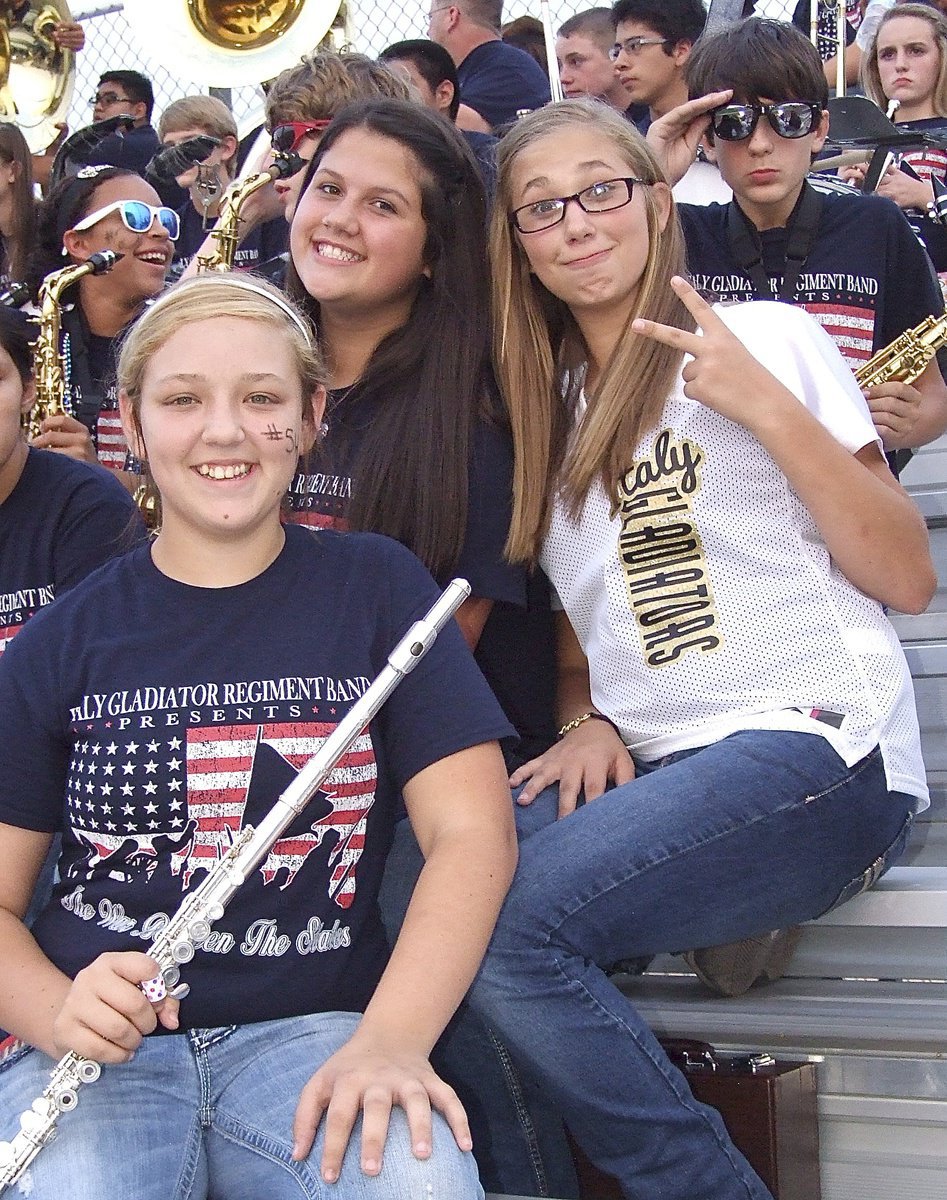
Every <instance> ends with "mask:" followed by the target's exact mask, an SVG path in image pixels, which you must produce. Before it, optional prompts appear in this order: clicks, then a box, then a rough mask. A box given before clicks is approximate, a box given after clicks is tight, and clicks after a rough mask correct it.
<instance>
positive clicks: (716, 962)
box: [682, 925, 802, 996]
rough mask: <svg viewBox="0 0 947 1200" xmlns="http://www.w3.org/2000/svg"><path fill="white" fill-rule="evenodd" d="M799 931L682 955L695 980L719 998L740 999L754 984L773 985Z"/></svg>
mask: <svg viewBox="0 0 947 1200" xmlns="http://www.w3.org/2000/svg"><path fill="white" fill-rule="evenodd" d="M801 935H802V928H801V926H799V925H792V926H790V928H789V929H773V930H771V931H770V932H769V933H761V934H759V935H758V936H757V937H751V938H745V939H744V940H743V941H742V942H729V943H728V944H727V945H725V946H708V947H707V948H706V949H704V950H688V951H687V953H686V954H684V955H682V957H683V959H684V961H685V962H686V963H687V965H688V966H689V967H690V969H691V970H692V971H693V972H694V974H695V975H696V976H697V978H698V979H699V980H700V981H701V983H703V984H704V985H705V986H706V987H708V988H710V990H711V991H712V992H716V993H717V994H718V995H720V996H742V995H743V993H744V992H748V991H749V990H750V988H751V987H753V986H754V984H757V983H762V982H763V981H764V980H767V981H769V982H775V981H776V980H777V979H780V978H781V977H782V976H783V974H784V973H785V971H786V968H787V967H788V966H789V961H790V959H791V958H792V956H793V953H794V952H795V949H796V946H797V944H798V942H799V938H800V937H801Z"/></svg>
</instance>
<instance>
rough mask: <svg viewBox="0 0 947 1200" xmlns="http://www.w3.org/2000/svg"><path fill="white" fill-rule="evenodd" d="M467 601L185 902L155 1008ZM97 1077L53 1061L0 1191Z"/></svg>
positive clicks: (151, 992)
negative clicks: (240, 891)
mask: <svg viewBox="0 0 947 1200" xmlns="http://www.w3.org/2000/svg"><path fill="white" fill-rule="evenodd" d="M469 595H470V584H469V583H467V581H466V580H465V579H454V580H452V581H451V583H449V584H448V586H447V587H446V588H445V589H444V591H443V593H442V594H441V596H440V597H439V599H438V600H437V601H436V603H435V604H434V605H433V606H432V607H431V608H430V609H429V610H428V612H427V613H425V615H424V616H423V617H422V618H421V619H420V620H419V621H416V622H415V623H414V624H413V625H412V626H411V628H410V629H409V630H408V632H407V633H406V634H405V635H404V637H403V638H402V639H401V641H399V642H398V644H397V646H395V648H394V649H393V650H392V652H391V653H390V654H389V655H388V662H387V664H386V665H385V666H384V667H383V668H382V670H381V671H380V673H379V675H378V677H377V678H376V679H375V681H374V682H373V683H372V684H371V686H370V687H368V688H367V689H366V690H365V692H364V693H363V694H362V695H361V696H360V697H359V699H358V700H356V702H355V703H354V704H353V705H352V707H351V708H350V709H349V711H348V713H346V715H345V716H344V717H343V718H342V720H341V721H340V722H339V724H338V725H337V726H336V727H335V729H334V730H333V732H332V733H331V734H330V735H329V736H328V737H327V738H326V740H325V741H324V742H323V744H322V745H321V746H320V747H319V749H318V750H317V751H316V753H315V754H314V755H313V756H312V758H310V760H309V761H308V762H307V763H306V765H305V766H304V767H302V768H301V770H300V771H299V774H298V775H297V776H296V778H295V779H294V780H293V781H292V783H291V784H290V785H289V787H287V788H286V790H285V791H284V792H283V793H282V794H281V795H280V797H279V799H278V800H277V801H276V803H275V804H274V805H273V807H272V808H271V809H270V810H269V812H268V813H267V814H266V816H265V817H263V819H262V820H261V821H260V823H259V825H257V826H256V828H254V827H253V826H252V825H248V826H246V827H245V828H244V829H242V830H241V831H240V833H239V834H238V835H237V837H236V838H235V839H234V841H233V843H232V844H231V845H230V847H229V849H228V850H227V852H226V854H224V856H223V857H222V858H221V859H220V861H219V862H218V863H217V864H216V865H215V866H214V868H213V870H212V871H211V872H210V873H209V874H208V876H207V877H206V878H205V879H204V880H203V882H202V883H201V884H200V885H199V886H198V887H196V888H195V889H194V891H193V892H190V893H189V894H188V895H187V896H186V897H185V899H184V900H183V901H182V903H181V906H180V907H179V908H178V910H177V911H176V912H175V913H174V915H173V916H172V917H171V919H170V920H169V921H168V923H167V925H166V926H165V927H164V928H163V929H162V930H161V932H160V933H159V934H158V935H157V936H156V937H155V938H154V940H153V941H152V943H151V945H150V947H149V949H148V951H147V953H148V954H149V955H150V957H151V958H153V959H154V960H155V962H156V963H157V964H158V974H157V975H156V976H155V977H154V979H149V980H147V981H146V982H144V983H143V984H141V989H142V991H143V992H144V993H145V995H146V996H147V997H148V999H149V1000H151V1001H152V1002H158V1001H160V1000H163V999H164V997H165V996H169V995H170V996H173V997H174V998H175V999H183V997H184V996H186V995H187V993H188V991H189V988H188V985H187V984H186V983H181V982H180V979H181V970H180V968H181V966H182V965H183V964H184V963H187V962H190V960H191V959H192V958H193V957H194V953H195V951H196V950H197V949H199V948H200V947H201V946H202V945H203V944H204V942H205V941H206V940H207V938H208V937H209V936H210V932H211V929H212V927H213V924H214V922H215V921H219V920H220V918H221V917H222V916H223V915H224V910H225V909H226V907H227V905H228V903H229V902H230V900H231V899H232V898H233V896H234V894H235V893H236V891H237V889H238V888H239V887H240V885H241V884H242V883H243V882H244V881H245V880H246V879H247V876H248V875H249V874H250V872H251V871H253V870H254V868H255V867H256V866H257V865H258V864H259V863H260V861H261V859H263V858H264V857H265V856H266V854H267V853H268V852H269V849H270V847H271V846H272V845H273V843H274V842H275V841H276V839H277V838H278V837H279V836H280V834H281V833H282V832H283V830H284V829H286V827H287V826H288V825H289V823H290V822H291V821H292V820H293V819H294V818H295V817H298V816H299V815H300V813H302V811H303V809H304V808H305V807H306V805H307V804H308V803H309V801H310V800H311V799H312V797H313V796H314V795H315V794H316V792H317V791H318V790H319V787H320V786H321V784H322V782H323V780H324V779H325V778H326V776H327V775H328V774H329V772H330V771H331V770H332V769H333V767H335V765H336V763H337V762H338V761H339V759H340V758H341V757H342V756H343V755H344V754H345V752H346V751H347V750H348V749H349V747H350V746H351V745H352V743H353V742H354V741H355V739H356V738H357V737H358V736H359V735H360V734H361V733H362V731H363V730H364V729H365V727H366V725H368V723H369V722H370V721H371V720H372V718H373V717H374V716H375V714H376V713H377V712H378V710H379V709H380V708H381V706H382V705H383V704H384V703H385V701H386V700H387V699H388V697H389V696H390V695H391V693H392V692H393V691H394V689H395V688H396V687H397V686H398V684H399V683H400V682H401V680H402V679H403V678H404V677H405V675H407V674H408V673H409V672H410V671H412V670H413V669H414V667H415V666H416V665H417V664H418V662H420V660H421V659H422V658H423V657H424V655H425V654H426V653H427V652H428V650H429V649H430V648H431V646H432V645H433V643H434V639H435V638H436V637H437V635H438V634H439V633H440V631H441V630H442V629H443V628H444V626H445V625H446V624H447V622H448V621H449V620H450V618H451V617H452V616H453V615H454V613H455V612H456V611H457V609H458V608H459V607H460V606H461V604H462V603H463V602H464V600H466V599H467V597H468V596H469ZM101 1073H102V1068H101V1066H100V1065H99V1064H98V1063H97V1062H95V1061H94V1060H93V1059H90V1058H84V1057H83V1056H82V1055H81V1054H77V1053H76V1052H75V1051H70V1052H69V1053H68V1054H66V1055H64V1056H63V1057H62V1058H61V1059H60V1060H59V1062H58V1063H57V1064H56V1066H55V1068H54V1069H53V1071H52V1074H51V1075H50V1079H49V1083H48V1084H47V1085H46V1087H45V1088H44V1089H43V1092H42V1094H41V1095H39V1096H38V1097H37V1098H36V1099H35V1100H34V1101H33V1103H32V1105H31V1106H30V1107H29V1108H28V1109H27V1110H26V1112H24V1113H22V1114H21V1116H20V1131H19V1133H17V1134H16V1136H15V1137H14V1138H13V1140H12V1141H11V1142H0V1192H3V1191H4V1190H5V1189H6V1188H8V1187H9V1186H10V1185H11V1184H13V1183H16V1181H17V1180H18V1179H19V1178H20V1176H21V1175H22V1174H23V1172H24V1171H25V1170H26V1168H27V1167H28V1166H29V1165H30V1163H31V1162H32V1161H33V1160H34V1159H35V1158H36V1156H37V1154H39V1152H40V1150H42V1148H43V1147H44V1146H45V1145H46V1144H47V1143H48V1142H51V1141H52V1140H53V1138H54V1137H55V1136H56V1126H57V1122H58V1121H59V1117H60V1114H62V1113H65V1112H69V1111H70V1110H71V1109H73V1108H75V1107H76V1105H77V1104H78V1103H79V1095H78V1093H79V1087H80V1085H81V1084H83V1083H93V1082H94V1081H95V1080H96V1079H98V1078H99V1075H100V1074H101Z"/></svg>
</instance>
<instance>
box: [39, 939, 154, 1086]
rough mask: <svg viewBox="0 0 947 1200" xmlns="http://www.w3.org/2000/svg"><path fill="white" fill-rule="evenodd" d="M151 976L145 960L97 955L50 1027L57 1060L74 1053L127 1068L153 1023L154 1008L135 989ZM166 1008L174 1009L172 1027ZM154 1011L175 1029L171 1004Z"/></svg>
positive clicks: (142, 957)
mask: <svg viewBox="0 0 947 1200" xmlns="http://www.w3.org/2000/svg"><path fill="white" fill-rule="evenodd" d="M157 974H158V965H157V963H156V962H155V961H154V959H152V958H149V957H148V955H147V954H139V953H138V952H137V951H128V952H126V953H121V954H100V955H99V957H98V958H97V959H95V961H94V962H92V963H90V964H89V966H87V967H85V968H84V969H83V970H81V971H80V972H79V974H78V975H77V976H76V977H75V979H74V980H73V981H72V987H71V988H70V989H69V992H68V993H67V995H66V999H65V1001H64V1003H63V1006H62V1008H61V1009H60V1010H59V1013H58V1015H57V1016H56V1018H55V1020H54V1022H53V1036H54V1038H55V1041H56V1046H57V1048H58V1049H59V1052H60V1054H65V1053H66V1052H67V1051H69V1050H75V1051H76V1052H77V1053H78V1054H81V1055H83V1056H84V1057H85V1058H92V1059H95V1061H96V1062H102V1063H121V1062H127V1061H128V1060H129V1059H130V1058H131V1057H132V1055H133V1054H134V1052H135V1050H136V1049H137V1048H138V1045H139V1043H140V1042H141V1039H142V1038H143V1037H144V1036H145V1034H148V1033H151V1032H152V1031H153V1030H154V1028H155V1026H156V1025H157V1023H158V1016H157V1014H156V1012H155V1008H154V1007H153V1006H152V1005H151V1004H150V1003H149V1002H148V1000H147V999H146V998H145V995H144V993H143V992H142V991H141V988H140V987H139V986H138V985H139V984H141V983H144V982H145V980H147V979H153V978H154V977H155V976H156V975H157ZM169 1003H170V1005H173V1006H174V1012H175V1016H174V1024H173V1025H169V1024H168V1020H169V1019H170V1018H169V1017H168V1014H167V1013H165V1012H164V1009H165V1006H168V1005H169ZM160 1007H161V1009H162V1024H163V1025H165V1026H166V1027H167V1028H175V1027H176V1025H177V1017H176V1013H177V1003H176V1001H170V1002H168V1001H166V1000H165V1001H162V1002H161V1005H160ZM169 1012H170V1008H169Z"/></svg>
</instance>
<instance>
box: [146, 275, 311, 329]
mask: <svg viewBox="0 0 947 1200" xmlns="http://www.w3.org/2000/svg"><path fill="white" fill-rule="evenodd" d="M201 278H202V276H200V275H198V276H196V277H195V279H192V280H188V281H187V283H186V284H185V285H184V286H185V287H187V288H191V287H194V286H195V283H196V281H197V280H199V279H201ZM217 278H220V276H218V277H217ZM227 283H228V284H230V285H232V286H233V287H238V288H243V290H244V291H246V292H253V294H254V295H255V296H263V297H264V299H266V300H269V301H271V302H272V303H273V304H275V305H276V307H277V308H278V309H279V310H280V311H281V312H282V313H283V314H284V315H285V316H287V317H289V319H290V320H291V321H292V323H293V324H294V325H295V326H296V328H297V329H298V330H299V332H300V333H301V334H302V335H303V337H304V338H305V339H306V342H307V343H308V344H309V345H310V346H311V345H312V330H311V329H310V328H309V326H308V325H307V324H306V322H305V321H304V320H303V319H302V317H300V315H299V313H298V312H297V311H296V310H295V308H293V306H292V305H291V304H289V303H288V302H287V301H286V300H284V299H283V297H282V296H280V295H279V294H278V293H277V292H272V291H270V289H269V288H265V287H261V286H260V285H259V284H258V283H256V282H255V281H254V279H253V278H252V276H249V275H228V276H227ZM179 288H180V285H175V286H173V287H170V288H168V290H167V291H166V292H164V293H163V294H162V295H161V296H159V297H158V299H157V300H156V301H155V302H154V304H152V305H151V307H150V308H149V310H148V311H149V312H154V311H155V310H156V309H158V308H161V307H162V306H163V305H165V304H166V303H167V302H168V301H169V299H170V298H171V297H172V296H174V295H175V294H176V293H177V292H178V291H179ZM220 315H221V316H222V317H225V316H226V315H227V313H226V312H221V314H220Z"/></svg>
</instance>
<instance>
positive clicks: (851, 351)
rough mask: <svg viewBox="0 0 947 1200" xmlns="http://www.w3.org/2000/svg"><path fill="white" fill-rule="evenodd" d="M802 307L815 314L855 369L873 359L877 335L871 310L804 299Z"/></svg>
mask: <svg viewBox="0 0 947 1200" xmlns="http://www.w3.org/2000/svg"><path fill="white" fill-rule="evenodd" d="M799 307H801V308H804V309H805V310H806V312H807V313H809V315H810V316H813V317H815V319H816V320H817V321H818V322H819V324H820V325H821V326H822V328H823V329H824V330H825V332H826V333H827V334H828V335H829V337H831V339H832V341H833V342H835V344H836V346H838V348H839V353H840V354H841V355H842V358H844V359H845V361H846V362H847V363H848V365H849V366H850V367H851V368H852V369H853V370H857V369H858V367H860V366H861V365H862V363H866V362H867V361H868V360H869V358H871V355H872V345H873V344H874V337H875V314H874V311H873V310H872V309H870V308H868V307H867V306H865V305H858V304H843V303H841V302H840V301H836V302H835V303H828V304H816V303H812V302H804V303H803V304H801V305H800V306H799Z"/></svg>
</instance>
